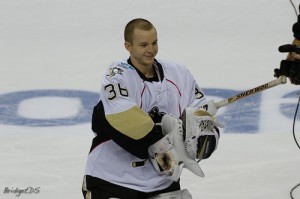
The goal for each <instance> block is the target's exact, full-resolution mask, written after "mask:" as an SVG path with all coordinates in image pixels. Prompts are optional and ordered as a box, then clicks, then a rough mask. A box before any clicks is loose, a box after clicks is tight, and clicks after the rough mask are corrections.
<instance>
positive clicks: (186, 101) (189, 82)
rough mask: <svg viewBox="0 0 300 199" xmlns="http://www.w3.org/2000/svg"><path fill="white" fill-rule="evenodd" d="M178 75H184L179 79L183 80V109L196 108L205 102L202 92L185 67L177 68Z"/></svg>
mask: <svg viewBox="0 0 300 199" xmlns="http://www.w3.org/2000/svg"><path fill="white" fill-rule="evenodd" d="M179 70H180V74H184V75H182V76H181V77H183V78H184V79H183V80H182V82H183V88H188V89H183V90H184V95H182V96H183V100H182V103H183V107H196V106H198V105H199V104H202V103H204V102H205V101H206V96H205V94H204V92H203V90H202V89H201V88H200V87H199V85H198V84H197V82H196V80H195V78H194V76H193V75H192V74H191V72H190V71H189V70H188V68H186V67H185V66H181V67H179Z"/></svg>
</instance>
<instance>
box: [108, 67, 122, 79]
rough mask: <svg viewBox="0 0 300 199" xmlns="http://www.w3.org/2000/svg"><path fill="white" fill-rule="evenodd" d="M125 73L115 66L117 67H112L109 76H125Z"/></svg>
mask: <svg viewBox="0 0 300 199" xmlns="http://www.w3.org/2000/svg"><path fill="white" fill-rule="evenodd" d="M123 72H124V70H123V69H122V68H119V67H116V66H115V67H112V68H110V69H109V76H110V77H112V76H115V75H116V74H120V75H123Z"/></svg>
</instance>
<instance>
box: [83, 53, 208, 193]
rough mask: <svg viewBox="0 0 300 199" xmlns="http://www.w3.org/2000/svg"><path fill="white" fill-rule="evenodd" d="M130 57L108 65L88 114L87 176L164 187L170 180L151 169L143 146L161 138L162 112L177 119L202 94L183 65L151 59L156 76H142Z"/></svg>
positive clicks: (146, 188)
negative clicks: (91, 136) (90, 135)
mask: <svg viewBox="0 0 300 199" xmlns="http://www.w3.org/2000/svg"><path fill="white" fill-rule="evenodd" d="M130 64H131V62H130V59H128V60H127V61H126V60H121V61H117V62H114V63H112V64H111V65H110V66H109V67H108V69H107V71H106V74H105V76H104V78H103V81H102V84H101V91H100V101H99V103H98V105H97V106H96V107H95V109H96V110H95V109H94V113H93V123H92V125H93V127H92V128H93V130H94V131H95V132H96V134H97V136H96V137H95V138H94V140H93V144H92V147H91V151H90V153H89V155H88V160H87V166H86V172H85V174H86V175H90V176H93V177H97V178H100V179H103V180H106V181H109V182H111V183H113V184H117V185H120V186H124V187H128V188H131V189H135V190H138V191H142V192H153V191H157V190H161V189H164V188H166V187H168V186H170V185H171V184H172V181H171V180H170V179H168V178H167V177H166V176H164V175H160V174H158V173H157V172H156V170H155V169H154V167H153V166H152V164H151V162H150V161H149V160H148V159H147V158H148V147H149V146H150V145H152V144H153V143H155V142H156V141H158V140H159V139H160V138H162V137H163V135H162V133H161V127H160V126H158V125H155V123H158V122H160V121H161V117H162V116H163V114H164V113H169V114H172V115H174V116H176V117H178V118H179V117H180V116H181V114H182V112H183V110H184V109H185V108H186V107H196V106H197V105H199V104H200V103H203V101H204V100H205V96H204V94H203V92H202V90H201V89H200V88H199V87H198V85H197V83H196V81H195V79H194V78H193V76H192V74H191V73H190V72H189V71H188V69H187V68H186V67H185V66H183V65H181V64H177V63H173V62H168V61H163V60H155V64H154V67H155V71H156V77H155V78H150V79H149V78H146V77H145V76H143V74H142V73H140V72H139V71H138V70H137V69H136V68H135V67H134V66H133V65H130Z"/></svg>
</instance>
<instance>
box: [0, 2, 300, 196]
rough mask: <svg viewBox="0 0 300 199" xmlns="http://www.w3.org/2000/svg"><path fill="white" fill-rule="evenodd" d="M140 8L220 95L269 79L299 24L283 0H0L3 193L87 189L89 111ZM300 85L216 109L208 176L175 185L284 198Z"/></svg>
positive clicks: (295, 167) (169, 46)
mask: <svg viewBox="0 0 300 199" xmlns="http://www.w3.org/2000/svg"><path fill="white" fill-rule="evenodd" d="M294 3H295V4H296V6H297V5H299V3H300V1H294ZM137 17H142V18H146V19H148V20H150V21H151V22H152V23H153V24H154V25H155V26H156V28H157V31H158V39H159V53H158V55H157V57H158V58H161V59H167V60H173V61H177V62H180V63H184V64H185V65H186V66H187V67H188V68H189V69H190V71H191V72H192V73H193V75H194V77H195V78H196V79H197V82H198V84H199V85H200V87H202V88H203V89H204V90H205V91H207V92H208V94H209V95H208V97H209V98H213V99H216V100H217V101H218V100H220V99H222V98H224V97H230V96H231V94H233V93H237V92H240V91H243V90H247V89H250V88H253V87H256V86H259V85H261V84H264V83H266V82H268V81H271V80H273V79H274V77H273V69H274V68H276V67H279V64H280V61H281V60H282V59H285V57H286V55H285V54H281V53H279V52H278V50H277V49H278V47H279V46H280V45H282V44H287V43H290V42H291V41H292V40H293V35H292V31H291V28H292V25H293V23H295V22H296V15H295V13H294V10H293V7H292V6H291V4H290V2H289V1H288V0H272V1H270V0H242V1H241V0H226V1H221V0H218V1H209V0H191V1H183V0H179V1H172V0H163V1H162V0H153V1H146V0H138V1H133V0H122V1H117V0H101V1H99V0H88V1H84V0H26V1H22V0H0V74H1V75H0V114H1V115H0V198H5V199H8V198H24V199H25V198H42V199H53V198H68V199H77V198H82V194H81V183H82V177H83V173H84V169H85V163H86V157H87V154H88V151H89V147H90V145H91V141H92V138H93V133H92V131H91V129H90V123H89V119H90V114H91V112H90V111H91V108H92V106H93V105H94V104H95V103H96V102H97V98H98V95H97V93H98V90H99V87H100V84H99V82H100V79H101V77H102V76H103V73H104V70H105V69H106V68H107V67H108V65H109V64H110V63H111V62H112V61H114V60H118V59H120V58H127V57H128V53H127V51H126V50H125V49H124V47H123V28H124V26H125V25H126V23H127V22H128V21H129V20H131V19H133V18H137ZM299 88H300V87H299V86H294V85H291V84H290V83H287V84H286V85H281V86H278V87H275V88H272V89H269V90H267V91H264V92H263V93H261V94H258V95H256V96H253V97H251V98H249V99H248V100H246V99H245V100H241V101H239V102H238V103H236V104H232V105H228V106H227V107H225V108H222V109H220V111H219V113H218V114H219V115H218V120H219V121H220V122H223V123H224V124H225V125H226V127H225V128H224V129H222V130H221V139H220V143H219V148H218V150H217V151H216V152H215V153H214V154H213V155H212V157H211V158H210V159H209V160H206V161H203V162H201V163H200V164H201V166H202V169H203V170H204V172H205V175H206V177H205V178H199V177H197V176H195V175H193V174H192V173H191V172H189V171H184V172H183V175H182V178H181V184H182V188H187V189H189V190H190V192H191V193H192V195H193V198H195V199H284V198H290V196H289V192H290V190H291V188H292V187H293V186H295V185H296V184H298V183H300V150H299V149H298V148H297V146H296V144H295V142H294V140H293V136H292V124H293V114H294V111H295V107H296V103H297V96H296V94H297V92H298V91H299ZM214 91H218V92H214ZM218 93H221V94H218ZM299 120H300V118H298V119H297V122H296V127H295V130H296V135H297V137H298V139H300V126H299V125H300V122H299ZM26 188H28V189H27V190H30V192H31V193H21V195H20V196H19V197H18V196H17V195H19V194H18V193H16V192H17V191H16V190H18V189H19V190H24V189H26ZM14 192H15V193H14ZM294 197H295V198H300V188H298V189H296V190H295V192H294Z"/></svg>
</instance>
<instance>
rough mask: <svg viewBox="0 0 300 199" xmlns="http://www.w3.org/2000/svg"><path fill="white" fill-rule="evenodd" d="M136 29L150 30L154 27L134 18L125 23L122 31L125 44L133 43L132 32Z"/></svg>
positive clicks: (146, 21) (147, 22)
mask: <svg viewBox="0 0 300 199" xmlns="http://www.w3.org/2000/svg"><path fill="white" fill-rule="evenodd" d="M136 28H138V29H140V30H152V29H153V28H154V29H155V27H154V26H153V24H152V23H151V22H150V21H148V20H146V19H142V18H136V19H133V20H131V21H129V22H128V23H127V25H126V26H125V30H124V40H125V42H129V43H132V42H133V31H134V30H135V29H136Z"/></svg>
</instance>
